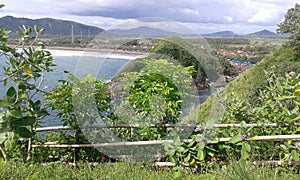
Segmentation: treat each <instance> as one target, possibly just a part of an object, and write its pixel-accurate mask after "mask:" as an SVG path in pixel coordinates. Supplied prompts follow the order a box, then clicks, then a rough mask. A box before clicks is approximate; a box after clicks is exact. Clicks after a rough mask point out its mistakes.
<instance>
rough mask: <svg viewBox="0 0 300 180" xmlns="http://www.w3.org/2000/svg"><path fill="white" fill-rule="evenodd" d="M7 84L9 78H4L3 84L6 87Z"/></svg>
mask: <svg viewBox="0 0 300 180" xmlns="http://www.w3.org/2000/svg"><path fill="white" fill-rule="evenodd" d="M6 85H7V79H4V80H3V86H4V87H5V86H6Z"/></svg>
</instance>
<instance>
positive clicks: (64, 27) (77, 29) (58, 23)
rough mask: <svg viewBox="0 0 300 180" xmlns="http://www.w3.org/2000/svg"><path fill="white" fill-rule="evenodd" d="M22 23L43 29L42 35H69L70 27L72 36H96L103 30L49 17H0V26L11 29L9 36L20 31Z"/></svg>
mask: <svg viewBox="0 0 300 180" xmlns="http://www.w3.org/2000/svg"><path fill="white" fill-rule="evenodd" d="M23 25H25V26H26V27H27V26H31V27H33V26H34V25H36V26H37V27H40V28H43V29H44V35H43V36H44V37H60V36H61V37H62V36H69V37H70V36H71V34H72V29H73V35H74V36H81V35H82V36H84V37H86V36H89V37H91V36H97V35H99V33H101V32H103V29H101V28H98V27H94V26H87V25H84V24H80V23H77V22H73V21H65V20H58V19H51V18H42V19H27V18H15V17H12V16H5V17H2V18H0V27H1V28H5V29H7V30H10V31H11V36H16V35H17V32H18V31H20V27H22V26H23Z"/></svg>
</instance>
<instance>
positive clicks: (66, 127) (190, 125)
mask: <svg viewBox="0 0 300 180" xmlns="http://www.w3.org/2000/svg"><path fill="white" fill-rule="evenodd" d="M158 126H160V127H166V128H175V127H179V128H180V127H181V128H205V126H203V125H199V124H163V125H155V124H150V125H147V127H150V128H155V127H158ZM288 126H290V124H276V123H271V124H246V125H245V127H246V128H250V127H288ZM294 126H296V127H300V123H295V124H294ZM142 127H144V126H142V125H140V124H114V125H106V124H103V125H93V126H84V127H81V129H92V128H108V129H109V128H133V129H138V128H142ZM229 127H235V128H241V127H242V125H241V124H213V125H212V128H229ZM55 130H73V128H72V127H69V126H55V127H41V128H36V130H35V131H36V132H42V131H55Z"/></svg>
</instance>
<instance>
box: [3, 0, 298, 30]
mask: <svg viewBox="0 0 300 180" xmlns="http://www.w3.org/2000/svg"><path fill="white" fill-rule="evenodd" d="M297 2H299V0H189V1H185V0H143V1H141V0H64V1H57V0H3V2H2V3H3V4H5V5H6V7H5V8H4V9H3V10H1V11H0V16H5V15H15V16H19V17H20V16H23V17H28V18H42V17H54V18H61V19H69V20H75V21H80V22H82V23H86V24H89V25H96V26H99V27H102V28H108V27H110V26H113V25H117V24H119V23H122V22H124V21H125V20H128V19H138V18H143V17H162V18H168V19H174V20H177V21H180V22H183V23H189V24H193V26H198V28H197V29H202V28H200V27H203V26H205V24H206V25H207V24H210V25H213V26H214V27H213V28H215V29H216V30H218V29H222V28H223V27H224V28H228V29H229V30H235V29H233V28H236V29H240V28H239V26H243V27H245V28H246V27H247V28H250V27H255V28H258V27H275V26H276V24H278V23H280V22H281V21H282V19H283V15H284V14H285V13H286V11H287V10H288V9H289V8H291V7H293V6H294V5H295V4H296V3H297ZM206 28H207V30H212V29H213V28H211V27H210V26H206ZM237 31H238V30H237Z"/></svg>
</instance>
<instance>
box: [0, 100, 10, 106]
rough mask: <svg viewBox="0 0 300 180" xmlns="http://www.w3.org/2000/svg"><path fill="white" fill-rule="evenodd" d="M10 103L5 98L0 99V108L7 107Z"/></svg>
mask: <svg viewBox="0 0 300 180" xmlns="http://www.w3.org/2000/svg"><path fill="white" fill-rule="evenodd" d="M10 105H11V103H10V102H9V101H7V100H0V107H2V108H8V107H9V106H10Z"/></svg>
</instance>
